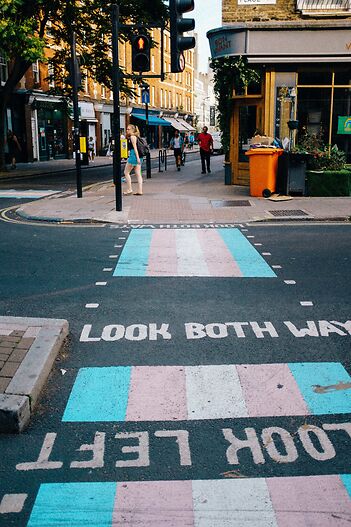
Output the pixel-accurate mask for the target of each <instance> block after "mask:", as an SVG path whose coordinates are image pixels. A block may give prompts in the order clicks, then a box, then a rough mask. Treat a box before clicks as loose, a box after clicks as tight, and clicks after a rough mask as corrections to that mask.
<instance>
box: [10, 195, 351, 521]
mask: <svg viewBox="0 0 351 527" xmlns="http://www.w3.org/2000/svg"><path fill="white" fill-rule="evenodd" d="M2 203H3V202H2ZM349 229H350V228H349V226H345V225H326V224H323V225H307V224H299V225H290V226H289V225H287V226H283V225H282V226H268V225H264V226H263V225H262V226H249V227H245V228H244V229H241V234H240V236H242V237H244V238H245V243H246V244H249V245H250V246H251V248H252V250H254V251H255V252H257V253H261V254H263V253H269V254H265V255H264V256H263V259H264V261H265V263H266V267H265V269H266V270H267V269H268V270H269V271H270V272H271V276H270V277H263V276H256V277H255V276H252V277H245V278H244V277H220V276H215V275H216V265H215V266H214V267H212V269H214V271H213V274H214V276H210V277H207V276H206V277H204V276H196V274H197V271H196V270H194V269H192V271H191V272H190V271H189V269H190V267H186V266H187V265H188V264H189V259H190V260H191V258H192V255H191V254H190V255H189V254H187V255H186V258H185V260H184V261H185V263H184V266H185V267H184V269H183V272H184V274H185V275H186V274H187V273H188V274H194V275H195V276H176V273H175V271H174V269H173V274H174V276H161V277H159V276H152V275H151V276H150V275H149V276H141V275H140V274H139V275H138V276H130V275H129V276H128V273H130V269H131V268H130V254H131V253H129V255H128V253H127V244H128V243H130V244H132V240H133V236H134V235H135V233H136V231H137V230H136V229H135V230H134V232H131V231H132V230H131V229H130V228H129V227H128V228H114V227H58V226H38V227H34V226H30V225H23V224H21V225H16V224H5V223H3V222H1V223H0V238H1V240H2V242H1V246H2V257H1V260H2V265H1V269H0V283H1V298H0V312H1V313H2V314H4V315H13V316H28V315H30V316H38V317H53V318H66V319H68V320H69V323H70V329H71V339H70V343H69V346H68V348H67V349H65V350H64V351H63V353H62V354H61V355H60V356H59V357H58V360H57V362H56V366H55V369H54V370H53V372H52V374H51V376H50V379H49V381H48V384H47V387H46V389H45V391H44V393H43V395H42V398H41V401H40V404H39V406H38V408H37V411H36V413H35V416H34V418H33V420H32V422H31V424H30V426H29V428H28V429H27V430H26V431H25V432H24V433H22V434H21V435H20V436H2V437H0V451H1V452H2V460H1V466H0V475H1V484H0V488H1V491H2V492H6V493H25V494H28V497H27V499H26V502H25V506H24V508H23V510H22V511H21V512H19V513H17V514H8V515H3V517H1V515H0V525H6V526H10V525H16V526H22V525H27V521H28V518H29V517H31V522H30V526H31V527H32V526H34V525H35V526H36V525H39V524H40V523H39V520H38V519H37V518H38V516H37V513H36V512H35V511H36V510H39V509H40V508H41V509H40V510H41V514H42V519H43V518H44V519H43V522H44V523H42V524H41V525H45V526H46V527H50V526H51V525H56V524H55V523H50V522H53V520H52V518H51V516H50V513H49V512H48V511H49V509H50V502H51V501H52V500H54V501H55V500H56V497H54V496H55V492H56V491H55V489H57V487H55V486H54V484H58V483H62V484H65V485H67V487H64V486H63V487H64V488H68V486H69V485H70V484H71V483H74V482H76V483H82V482H84V483H88V482H90V483H93V482H95V483H96V482H100V483H108V482H110V483H111V484H112V482H116V481H119V482H135V481H139V482H141V481H145V482H157V481H161V482H163V483H164V482H165V481H167V482H175V481H178V482H186V481H193V482H194V481H195V482H197V484H198V485H200V483H199V482H201V481H205V482H207V484H208V485H210V482H211V485H215V484H216V482H219V481H224V480H225V481H228V480H231V481H232V479H233V478H234V479H235V480H237V478H244V479H245V480H247V481H255V480H254V479H252V478H267V480H269V479H270V478H272V479H270V481H280V480H275V478H279V477H281V478H283V479H285V478H289V477H290V476H303V477H306V478H307V479H308V477H310V476H325V475H337V474H347V473H349V472H350V469H351V466H350V461H351V459H350V440H351V439H350V435H348V434H347V433H345V431H342V423H347V422H348V420H349V419H350V408H351V407H350V399H349V398H347V397H349V391H347V390H349V386H348V383H349V382H350V378H349V374H350V373H351V365H350V353H349V350H350V333H351V327H350V325H349V326H348V327H346V328H345V326H343V324H345V323H346V321H348V320H349V319H350V312H349V309H350V293H351V285H350V281H349V280H348V276H349V271H350V262H351V246H350V243H349V239H350V230H349ZM179 230H180V231H181V234H180V236H181V237H184V239H185V240H187V238H186V236H187V234H186V232H185V231H186V230H185V229H184V230H181V229H179ZM228 231H230V233H229V236H231V235H232V233H233V231H234V229H228ZM236 231H238V230H236ZM138 232H139V233H140V232H142V230H141V229H139V230H138ZM168 234H169V233H168ZM168 234H167V235H168ZM148 235H149V234H148V233H147V232H146V234H145V236H146V237H147V236H148ZM157 235H158V234H157ZM161 235H162V234H161ZM173 235H174V233H173V234H172V233H170V234H169V236H170V237H172V236H173ZM175 235H176V236H178V235H177V234H175ZM189 235H191V236H193V235H194V233H193V232H192V233H190V234H189ZM143 236H144V235H143ZM200 236H201V235H200ZM223 236H225V235H224V234H223ZM143 239H144V238H143ZM240 239H241V238H240ZM138 240H139V243H141V242H140V238H139V239H138ZM255 244H257V245H255ZM130 246H131V245H130ZM130 246H129V247H130ZM138 248H139V250H140V245H139V246H138ZM111 256H112V257H113V256H114V258H111ZM151 256H152V250H151ZM123 258H124V259H123ZM247 259H248V257H247V254H245V255H244V256H243V258H242V265H246V263H245V262H246V260H247ZM123 262H124V268H123ZM187 262H188V263H187ZM243 262H244V263H243ZM116 263H117V268H116ZM214 263H215V264H216V262H214ZM202 264H203V263H202V262H200V261H199V269H200V268H201V265H202ZM141 265H144V264H143V263H141ZM170 265H171V264H170ZM209 265H210V264H209ZM218 265H221V263H220V262H218ZM118 266H121V267H120V271H118ZM115 268H116V269H117V270H116V271H115V274H116V276H113V270H114V269H115ZM104 269H110V270H109V271H106V270H105V271H104ZM126 269H127V271H126ZM169 269H171V267H170V268H169ZM149 274H152V272H151V271H149ZM169 274H171V271H169ZM274 275H275V276H274ZM105 282H106V283H105ZM102 284H104V285H102ZM306 302H307V303H308V305H303V304H301V303H306ZM91 303H95V304H98V307H96V308H95V309H92V308H87V307H86V306H87V304H91ZM306 328H307V329H306ZM157 331H158V332H157ZM303 335H304V336H303ZM335 364H338V366H337V370H336V373H335V375H336V379H334V381H333V379H332V373H333V371H334V370H333V368H334V367H336V366H335ZM282 365H283V366H284V368H290V371H291V372H293V375H294V377H295V379H296V380H297V384H298V385H299V387H300V390H301V393H302V395H304V394H305V391H306V390H310V388H311V386H309V387H308V388H306V386H305V385H304V380H305V381H306V372H305V373H304V371H303V370H304V369H305V370H306V369H307V370H308V371H307V377H308V376H310V377H311V382H313V383H314V384H313V385H314V386H317V387H318V386H319V387H320V389H322V391H323V390H324V392H326V391H327V392H328V391H330V392H331V395H330V397H331V399H330V400H329V402H328V404H329V407H328V409H326V407H325V406H324V407H323V405H322V406H320V400H319V399H318V395H315V394H316V393H317V394H318V393H320V390H319V391H318V390H317V392H315V391H314V393H313V394H312V395H311V393H310V392H311V390H310V392H308V393H307V395H306V397H305V401H306V400H307V401H309V410H308V411H306V412H304V411H301V407H300V409H298V408H297V406H294V397H295V396H294V394H293V393H292V392H291V391H290V392H289V390H288V391H287V392H285V391H284V390H285V388H286V386H285V382H282V383H281V384H280V380H281V379H282V378H283V379H285V381H286V383H287V384H288V380H287V377H286V373H285V374H284V373H283V374H279V375H278V376H277V377H275V376H276V375H277V371H278V370H277V368H279V367H283V366H282ZM233 367H236V368H237V372H238V374H239V376H240V379H241V385H242V387H243V390H244V391H245V390H246V392H245V394H246V395H245V394H244V395H245V397H244V398H245V404H246V410H245V408H242V410H241V411H239V407H240V404H241V402H242V401H241V400H239V399H240V398H239V399H235V398H234V399H230V404H229V405H226V404H225V403H224V402H223V400H221V394H222V393H224V394H226V393H227V392H226V390H227V382H228V371H229V370H228V368H229V369H230V368H233ZM338 368H339V369H338ZM340 368H341V369H340ZM230 371H232V370H230ZM184 372H185V373H186V382H187V396H186V400H185V399H184V394H183V391H184V386H183V383H184V382H185V381H184ZM326 372H327V373H326ZM340 372H344V373H342V375H343V376H342V378H339V377H338V375H340ZM110 375H112V376H116V377H113V379H114V381H116V379H117V381H116V382H117V384H118V387H119V388H118V390H119V392H118V393H119V399H118V404H121V403H120V402H121V400H122V399H123V397H124V398H125V397H127V399H128V402H127V403H126V405H127V407H126V409H125V414H124V415H122V414H121V415H119V416H117V417H116V416H115V417H113V416H112V417H111V414H110V413H109V412H111V411H112V414H113V411H114V408H115V405H114V401H113V393H112V391H111V389H110V387H109V383H110V382H112V383H113V382H114V381H111V378H110ZM281 375H283V376H281ZM284 375H285V377H284ZM328 375H329V377H328ZM77 376H78V377H79V376H81V377H80V379H81V385H79V379H78V377H77ZM128 376H129V377H128ZM127 377H128V379H127ZM312 378H313V380H312ZM138 379H139V382H138ZM189 379H190V380H189ZM330 379H332V380H330ZM339 382H343V383H344V384H345V385H346V388H343V389H341V388H340V389H339V388H338V387H337V385H338V383H339ZM128 383H130V385H129V396H128V394H127V395H126V393H125V389H127V392H128V386H127V385H128ZM310 384H311V383H310ZM126 386H127V388H126ZM347 386H348V387H347ZM277 388H278V391H279V389H281V390H282V393H284V394H285V395H284V396H283V398H282V399H279V396H277ZM201 393H204V394H205V395H204V397H205V396H206V397H207V398H206V397H205V398H204V399H201V396H200V395H199V394H201ZM228 394H229V392H228ZM228 394H227V395H228ZM334 394H336V396H335V397H340V399H338V400H337V402H336V403H335V404H334V402H335V400H334V399H333V396H334ZM340 394H341V395H340ZM345 394H346V396H345ZM232 396H233V393H232V392H230V394H229V395H228V397H229V398H231V397H232ZM312 396H313V397H314V399H313V397H312ZM342 396H344V397H342ZM233 397H234V396H233ZM110 398H111V401H112V402H111V405H110V406H109V404H107V407H106V408H105V403H106V400H110ZM309 398H311V400H310V399H309ZM205 399H206V400H205ZM312 399H313V400H312ZM159 400H161V402H160V403H159V402H158V401H159ZM291 401H292V402H291ZM115 402H116V401H115ZM290 403H291V404H290ZM300 403H301V401H300ZM282 404H283V406H284V405H287V407H288V410H286V411H282V410H281V405H282ZM313 405H314V406H313ZM185 407H186V408H187V410H184V408H185ZM111 408H112V410H111ZM233 411H234V413H235V412H236V411H237V412H239V413H238V414H237V415H235V416H233V415H232V413H233ZM240 412H241V413H240ZM314 426H315V427H317V428H315V429H314V430H317V433H314V432H313V431H312V432H311V427H312V428H313V427H314ZM306 427H307V429H308V432H306ZM333 427H334V428H333ZM338 427H339V428H340V427H341V431H340V430H338ZM326 430H332V431H331V432H328V433H327V432H326ZM48 434H51V435H49V436H48ZM127 434H129V435H127ZM179 434H180V435H179ZM233 434H234V435H233ZM248 434H249V435H248ZM250 434H251V435H250ZM327 434H328V435H327ZM249 436H250V437H251V440H250V441H251V443H250V441H249V440H248V437H249ZM312 436H313V437H312ZM234 437H235V438H237V439H236V441H237V442H236V443H235V444H236V447H237V450H235V448H234V447H233V445H234ZM255 437H256V438H258V439H257V441H256V439H255ZM260 438H262V440H261V439H260ZM49 439H50V441H53V444H52V450H50V460H53V461H56V462H58V464H57V465H53V466H52V467H50V466H47V467H46V468H43V467H38V466H36V467H31V469H29V470H28V466H26V469H25V468H24V467H23V465H21V464H23V463H28V462H35V460H37V459H38V456H39V452H40V450H41V448H42V447H45V446H46V448H48V443H47V441H49ZM238 441H239V442H240V441H242V443H240V448H239V447H238ZM245 441H246V443H245ZM260 441H262V442H263V444H264V445H265V446H262V444H261V443H260ZM99 442H100V443H99ZM93 443H94V444H95V447H96V449H95V450H94V449H93V447H92V445H93ZM98 443H99V445H100V446H99V447H98V446H97V445H98ZM102 444H103V447H102V446H101V445H102ZM248 444H250V446H248ZM272 444H273V446H272ZM82 445H85V447H84V446H82ZM87 445H88V446H87ZM89 445H90V446H89ZM230 445H232V449H230ZM128 448H129V450H128ZM235 452H236V454H235ZM92 453H94V456H93V454H92ZM236 455H237V456H238V459H236ZM95 456H96V458H95ZM92 457H94V460H95V462H96V463H95V465H94V463H89V462H87V460H92ZM97 460H98V461H97ZM77 461H79V462H81V461H85V464H84V463H81V464H79V463H78V464H77ZM116 463H117V465H116ZM16 467H17V468H16ZM240 481H244V480H242V479H240ZM43 484H47V485H46V486H43ZM233 484H234V482H233ZM204 485H205V484H204ZM40 486H41V487H40ZM39 487H40V488H41V489H42V491H41V492H43V493H44V488H45V489H46V492H48V494H47V495H46V498H45V496H44V494H40V493H39V494H38V490H39ZM63 487H62V488H63ZM206 488H207V487H206ZM211 488H212V487H211ZM215 489H216V487H213V489H212V494H214V496H216V490H215ZM60 492H61V491H59V492H58V494H57V495H58V496H59V495H60ZM94 492H96V489H95V490H94ZM204 492H205V491H204ZM38 496H39V497H38ZM104 496H105V494H104ZM60 499H61V501H60ZM81 499H82V500H83V498H82V496H81V495H80V494H79V496H78V498H77V500H78V501H79V500H81ZM181 499H184V500H185V501H186V499H188V498H187V496H185V495H184V496H183V498H180V497H179V496H178V501H179V500H181ZM218 499H219V498H218ZM57 500H58V501H57V502H56V501H55V506H57V507H58V508H60V507H61V508H62V509H64V506H63V504H64V492H63V494H62V496H61V498H59V497H58V498H57ZM243 500H244V502H245V498H243ZM83 501H84V500H83ZM33 506H34V509H33ZM75 506H77V504H75ZM67 507H68V508H69V504H68V505H67ZM161 508H162V507H161ZM83 509H84V506H83V505H82V510H83ZM185 509H186V506H185V505H184V510H185ZM32 511H34V512H32ZM144 512H145V511H144ZM335 512H336V513H338V512H340V511H335ZM341 512H342V511H341ZM295 513H296V514H297V515H298V514H300V513H303V511H302V510H298V511H295ZM62 514H66V513H64V512H62ZM67 514H68V513H67ZM71 514H72V515H73V516H72V517H71V516H65V521H66V524H65V525H75V523H72V522H73V520H72V518H73V519H74V520H75V521H77V525H78V520H79V521H81V520H82V518H83V516H82V517H80V516H79V518H78V516H77V513H76V515H75V516H74V513H73V512H72V511H71ZM82 514H83V513H82ZM97 514H98V513H97ZM99 514H100V513H99ZM52 517H54V514H53V516H52ZM62 517H63V516H62ZM67 517H70V518H71V519H70V520H67ZM45 518H46V519H45ZM296 518H298V516H296ZM60 519H61V520H62V518H61V517H60ZM95 521H96V520H95ZM186 521H187V520H185V519H184V518H183V520H180V523H179V525H190V524H191V523H186ZM224 521H226V516H225V511H224V509H223V510H222V509H221V502H220V501H219V503H218V510H217V511H216V513H215V515H214V516H213V522H214V523H211V522H209V523H206V522H205V523H203V525H206V526H207V525H222V524H223V525H224V524H225V523H224ZM252 521H253V520H252ZM296 521H297V520H296ZM2 522H5V523H2ZM67 522H68V523H67ZM85 522H86V523H87V524H88V525H89V524H90V523H89V521H87V520H85ZM101 522H102V520H101ZM182 522H183V523H182ZM221 522H223V523H221ZM102 524H103V523H100V524H99V523H94V522H93V521H92V523H91V525H102ZM131 524H133V523H131ZM135 524H136V523H135ZM164 524H165V525H166V523H164ZM242 524H244V523H242ZM245 524H247V525H251V524H250V523H245ZM298 524H299V523H298V522H297V523H296V525H298ZM104 525H105V523H104ZM106 525H109V523H106ZM160 525H163V524H162V523H160ZM177 525H178V524H177ZM200 525H202V524H201V523H200ZM238 525H240V523H238ZM252 525H254V523H252ZM255 525H256V524H255ZM262 525H266V523H262ZM267 525H268V523H267ZM269 525H273V524H269ZM274 525H275V524H274ZM279 525H283V523H279ZM335 525H337V523H335ZM340 525H341V524H340Z"/></svg>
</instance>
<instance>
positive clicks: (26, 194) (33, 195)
mask: <svg viewBox="0 0 351 527" xmlns="http://www.w3.org/2000/svg"><path fill="white" fill-rule="evenodd" d="M58 192H60V191H58V190H32V189H30V190H14V189H10V190H1V191H0V198H14V199H39V198H45V197H47V196H52V195H53V194H57V193H58Z"/></svg>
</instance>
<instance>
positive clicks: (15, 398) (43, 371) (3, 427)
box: [0, 317, 69, 433]
mask: <svg viewBox="0 0 351 527" xmlns="http://www.w3.org/2000/svg"><path fill="white" fill-rule="evenodd" d="M0 323H1V324H9V325H12V326H16V325H18V326H34V327H40V331H39V333H38V335H37V336H36V338H35V340H34V342H33V344H32V346H31V347H30V348H29V350H28V352H27V354H26V356H25V358H24V360H23V361H22V363H21V365H20V366H19V368H18V370H17V372H16V373H15V375H14V377H13V379H12V380H11V382H10V384H9V385H8V387H7V388H6V390H5V393H4V394H0V433H19V432H22V431H23V430H24V428H25V427H26V426H27V425H28V423H29V421H30V418H31V416H32V414H33V410H34V407H35V405H36V403H37V401H38V398H39V395H40V392H41V390H42V389H43V387H44V385H45V383H46V380H47V378H48V376H49V374H50V372H51V369H52V366H53V364H54V361H55V359H56V356H57V354H58V353H59V351H60V349H61V347H62V345H63V343H64V340H65V338H66V337H67V335H68V332H69V324H68V321H67V320H64V319H49V318H27V317H0Z"/></svg>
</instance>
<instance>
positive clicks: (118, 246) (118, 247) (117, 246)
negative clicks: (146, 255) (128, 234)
mask: <svg viewBox="0 0 351 527" xmlns="http://www.w3.org/2000/svg"><path fill="white" fill-rule="evenodd" d="M114 247H116V248H117V249H120V248H121V247H123V245H114Z"/></svg>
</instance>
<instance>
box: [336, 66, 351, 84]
mask: <svg viewBox="0 0 351 527" xmlns="http://www.w3.org/2000/svg"><path fill="white" fill-rule="evenodd" d="M334 84H335V85H337V84H338V85H339V86H347V85H348V84H350V85H351V72H350V69H348V70H346V71H336V72H335V78H334Z"/></svg>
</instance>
